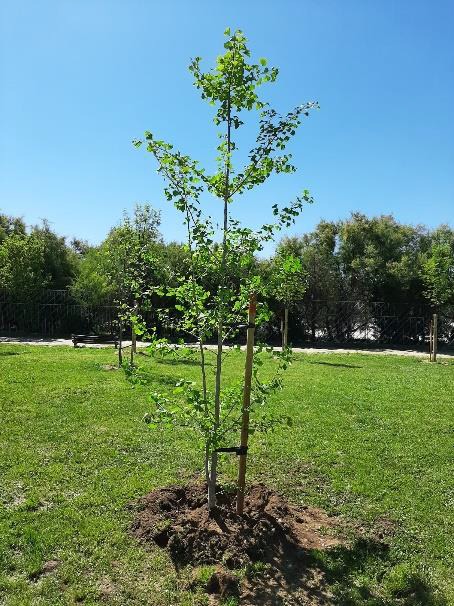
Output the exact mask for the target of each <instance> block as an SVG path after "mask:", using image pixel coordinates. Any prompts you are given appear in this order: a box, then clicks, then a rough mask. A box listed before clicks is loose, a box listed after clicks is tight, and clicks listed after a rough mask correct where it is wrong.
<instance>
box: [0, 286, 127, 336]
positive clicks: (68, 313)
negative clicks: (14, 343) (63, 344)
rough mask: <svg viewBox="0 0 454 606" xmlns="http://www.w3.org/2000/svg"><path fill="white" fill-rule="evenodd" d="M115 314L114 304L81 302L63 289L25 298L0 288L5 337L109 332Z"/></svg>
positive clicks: (0, 330) (1, 327)
mask: <svg viewBox="0 0 454 606" xmlns="http://www.w3.org/2000/svg"><path fill="white" fill-rule="evenodd" d="M116 315H117V312H116V308H115V306H114V305H105V306H86V305H80V304H78V303H77V302H76V301H74V299H72V297H71V296H70V295H69V293H68V292H67V291H64V290H50V291H44V292H42V293H38V294H34V295H33V296H31V297H30V299H29V300H28V301H27V300H24V299H21V300H19V301H18V300H17V297H14V296H12V295H10V294H9V293H5V292H0V335H1V336H6V337H23V336H47V337H64V336H68V335H70V334H72V333H89V332H95V333H111V332H113V331H114V326H115V320H116Z"/></svg>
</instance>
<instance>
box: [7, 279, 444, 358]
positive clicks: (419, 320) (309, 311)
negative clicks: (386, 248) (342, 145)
mask: <svg viewBox="0 0 454 606" xmlns="http://www.w3.org/2000/svg"><path fill="white" fill-rule="evenodd" d="M437 311H438V317H439V324H438V335H439V347H440V348H441V349H443V348H449V347H452V348H454V309H453V308H450V307H446V308H443V309H439V310H437ZM432 313H433V310H432V309H430V308H429V307H423V306H420V305H412V304H402V303H398V304H397V303H386V302H367V301H320V300H309V301H301V302H300V303H299V304H298V305H296V306H294V308H293V309H291V311H290V326H289V337H290V341H291V342H292V343H293V344H294V345H297V344H301V343H307V342H310V343H319V344H329V343H332V344H343V343H345V344H346V343H349V344H355V343H356V344H368V345H370V346H373V345H377V346H381V345H387V346H396V347H398V346H405V347H412V348H420V349H422V348H424V347H426V343H427V342H428V338H429V323H430V319H431V317H432ZM116 315H117V310H116V307H115V306H114V305H113V304H111V305H105V306H96V307H95V306H85V305H80V304H78V303H77V302H76V301H74V299H73V298H72V297H71V296H70V294H69V293H68V291H64V290H50V291H43V292H42V293H38V294H36V293H35V295H34V296H33V297H29V298H28V299H26V298H25V297H22V298H21V300H18V297H14V296H13V295H11V294H10V293H7V292H5V291H0V335H1V336H8V337H14V336H18V337H19V336H33V335H35V336H49V337H60V336H68V335H70V334H71V333H88V332H97V333H102V332H109V333H111V332H113V331H114V330H115V321H116ZM146 316H147V317H148V318H149V320H150V322H152V323H156V318H152V315H151V314H149V313H147V314H146ZM158 329H159V332H162V331H163V330H164V327H162V326H159V327H158ZM261 333H262V334H261V338H262V339H263V340H269V341H273V340H274V341H278V340H279V319H278V317H275V320H274V321H272V322H270V323H269V325H267V326H265V327H262V329H261ZM167 334H168V335H169V336H171V334H172V331H170V332H169V331H167ZM180 336H181V335H180Z"/></svg>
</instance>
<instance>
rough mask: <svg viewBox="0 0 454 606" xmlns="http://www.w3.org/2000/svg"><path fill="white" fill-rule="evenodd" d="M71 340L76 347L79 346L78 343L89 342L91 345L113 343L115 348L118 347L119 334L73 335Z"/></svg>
mask: <svg viewBox="0 0 454 606" xmlns="http://www.w3.org/2000/svg"><path fill="white" fill-rule="evenodd" d="M71 340H72V342H73V343H74V347H77V344H78V343H87V344H90V345H97V344H103V345H104V344H106V345H107V344H109V343H113V344H114V345H115V349H117V347H118V336H117V335H71Z"/></svg>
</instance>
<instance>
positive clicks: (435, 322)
mask: <svg viewBox="0 0 454 606" xmlns="http://www.w3.org/2000/svg"><path fill="white" fill-rule="evenodd" d="M432 333H433V336H432V340H433V345H432V360H433V362H436V361H437V345H438V315H437V314H434V315H433V329H432Z"/></svg>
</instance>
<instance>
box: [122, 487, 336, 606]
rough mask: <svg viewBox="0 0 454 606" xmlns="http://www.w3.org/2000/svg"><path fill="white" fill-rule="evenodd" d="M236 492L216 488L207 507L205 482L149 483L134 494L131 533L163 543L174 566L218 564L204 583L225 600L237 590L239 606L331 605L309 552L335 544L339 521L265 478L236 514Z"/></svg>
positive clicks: (152, 541)
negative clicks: (293, 499) (300, 503)
mask: <svg viewBox="0 0 454 606" xmlns="http://www.w3.org/2000/svg"><path fill="white" fill-rule="evenodd" d="M235 497H236V495H234V494H231V493H226V492H219V493H218V506H217V507H216V509H215V510H214V511H212V512H209V510H208V507H207V504H206V489H205V486H203V485H200V484H189V485H187V486H175V487H169V488H163V489H158V490H154V491H153V492H151V493H150V494H148V495H147V496H145V497H144V498H142V499H141V500H140V501H139V507H138V513H137V516H136V519H135V521H134V524H133V529H132V530H133V533H134V535H135V536H136V537H138V538H140V539H141V540H143V541H148V542H151V543H155V544H156V545H158V546H159V547H162V548H166V549H167V550H168V552H169V554H170V557H171V558H172V561H173V562H174V564H175V567H176V568H177V569H180V568H182V567H184V566H187V565H191V566H193V567H197V566H206V565H215V568H214V569H213V570H214V571H213V574H212V575H211V577H210V578H209V580H208V581H207V582H205V590H206V591H207V592H208V593H210V594H214V595H215V596H218V597H220V598H222V599H225V598H226V597H227V596H236V597H238V598H240V604H242V605H243V604H244V605H248V604H251V605H252V604H263V605H270V606H271V605H283V604H287V605H288V606H291V605H303V604H304V605H316V604H317V605H320V604H331V603H332V600H331V594H330V592H329V590H328V589H327V587H326V584H325V582H324V576H323V572H322V571H321V570H320V569H318V568H316V567H314V566H313V564H312V563H311V562H312V559H311V557H310V551H311V550H313V549H318V550H323V549H328V548H330V547H333V546H335V545H338V544H339V543H340V540H339V539H338V538H336V537H335V536H334V534H333V531H334V529H335V528H336V527H337V526H338V524H337V523H336V521H335V520H334V519H333V518H330V517H329V516H328V515H327V514H326V513H324V512H323V511H321V510H319V509H314V508H310V507H301V508H298V507H294V506H292V505H290V504H289V503H288V502H287V501H286V500H285V499H283V498H282V497H281V496H280V495H279V494H277V493H276V492H274V491H272V490H271V489H269V488H267V487H266V486H265V485H263V484H256V485H254V486H252V487H251V488H250V489H249V491H248V493H247V495H246V498H245V510H244V515H243V516H241V517H240V516H238V515H237V514H236V512H235ZM240 569H241V571H242V572H241V573H239V570H240ZM245 571H246V572H245Z"/></svg>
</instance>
